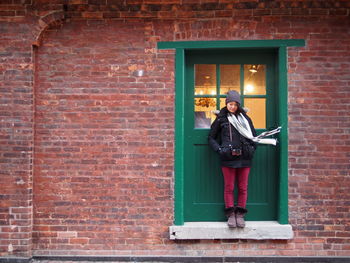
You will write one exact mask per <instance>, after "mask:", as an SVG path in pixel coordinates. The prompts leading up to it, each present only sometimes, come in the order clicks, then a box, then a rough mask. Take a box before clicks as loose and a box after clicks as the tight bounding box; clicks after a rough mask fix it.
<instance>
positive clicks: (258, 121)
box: [244, 98, 266, 129]
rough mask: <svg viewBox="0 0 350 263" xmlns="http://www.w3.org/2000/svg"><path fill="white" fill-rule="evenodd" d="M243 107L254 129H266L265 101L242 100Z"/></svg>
mask: <svg viewBox="0 0 350 263" xmlns="http://www.w3.org/2000/svg"><path fill="white" fill-rule="evenodd" d="M244 107H245V108H248V109H249V111H248V115H249V117H250V118H251V119H252V121H253V124H254V127H255V128H256V129H266V99H248V98H246V99H244Z"/></svg>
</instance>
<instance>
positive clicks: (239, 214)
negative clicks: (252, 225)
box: [236, 206, 248, 228]
mask: <svg viewBox="0 0 350 263" xmlns="http://www.w3.org/2000/svg"><path fill="white" fill-rule="evenodd" d="M247 212H248V210H247V209H245V208H243V207H239V206H237V207H236V225H237V227H242V228H243V227H245V221H244V216H245V214H246V213H247Z"/></svg>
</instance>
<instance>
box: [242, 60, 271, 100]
mask: <svg viewBox="0 0 350 263" xmlns="http://www.w3.org/2000/svg"><path fill="white" fill-rule="evenodd" d="M265 94H266V66H265V65H254V64H252V65H244V95H265Z"/></svg>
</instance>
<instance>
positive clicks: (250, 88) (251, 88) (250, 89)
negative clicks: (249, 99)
mask: <svg viewBox="0 0 350 263" xmlns="http://www.w3.org/2000/svg"><path fill="white" fill-rule="evenodd" d="M245 91H246V92H253V91H254V86H253V85H252V84H247V85H246V86H245Z"/></svg>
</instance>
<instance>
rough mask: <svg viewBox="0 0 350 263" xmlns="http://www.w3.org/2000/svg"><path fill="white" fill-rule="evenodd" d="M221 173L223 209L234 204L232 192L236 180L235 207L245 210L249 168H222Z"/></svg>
mask: <svg viewBox="0 0 350 263" xmlns="http://www.w3.org/2000/svg"><path fill="white" fill-rule="evenodd" d="M221 169H222V173H223V174H224V200H225V207H226V208H229V207H233V206H234V204H235V201H234V194H233V190H234V188H235V182H236V180H237V186H238V200H237V206H239V207H242V208H245V207H246V204H247V197H248V176H249V172H250V167H242V168H231V167H225V166H222V167H221Z"/></svg>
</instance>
